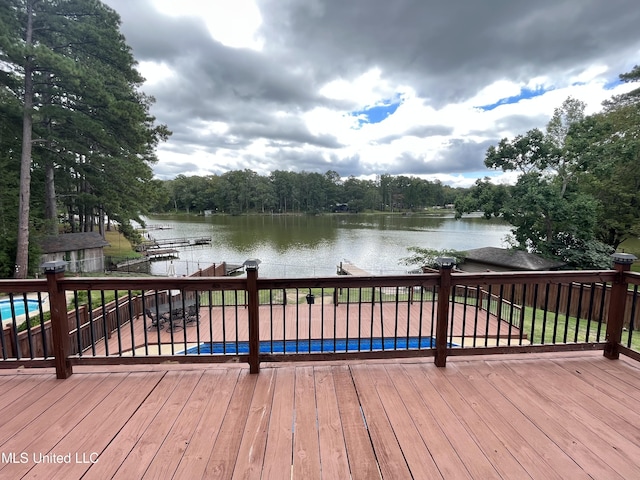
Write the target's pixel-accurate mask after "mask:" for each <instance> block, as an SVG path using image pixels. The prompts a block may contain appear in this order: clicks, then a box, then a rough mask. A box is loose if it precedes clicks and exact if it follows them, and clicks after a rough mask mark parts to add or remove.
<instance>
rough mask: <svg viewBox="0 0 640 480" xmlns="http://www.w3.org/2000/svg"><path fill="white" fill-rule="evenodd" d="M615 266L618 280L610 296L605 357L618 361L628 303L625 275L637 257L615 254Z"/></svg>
mask: <svg viewBox="0 0 640 480" xmlns="http://www.w3.org/2000/svg"><path fill="white" fill-rule="evenodd" d="M611 257H612V258H613V266H614V268H615V269H616V272H617V275H616V279H615V281H614V282H613V285H611V295H610V296H609V311H608V314H607V336H606V342H607V343H606V345H605V346H604V356H605V357H607V358H609V359H611V360H616V359H618V358H619V357H620V349H619V348H618V347H619V346H620V342H621V340H622V328H623V326H624V313H625V307H626V303H627V288H628V285H627V281H626V279H625V276H624V273H625V272H628V271H629V270H631V264H632V263H633V261H634V260H636V256H635V255H632V254H630V253H614V254H613V255H611Z"/></svg>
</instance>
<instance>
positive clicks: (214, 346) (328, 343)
mask: <svg viewBox="0 0 640 480" xmlns="http://www.w3.org/2000/svg"><path fill="white" fill-rule="evenodd" d="M422 348H435V340H434V339H432V338H431V337H422V338H419V337H409V338H408V339H407V337H402V338H393V337H391V338H379V337H378V338H361V339H359V340H358V339H357V338H349V339H345V338H336V339H335V340H334V339H324V340H311V341H309V340H298V341H296V340H286V341H282V340H274V341H269V340H267V341H262V342H260V353H310V352H311V353H333V352H337V353H344V352H357V351H360V352H371V351H374V352H375V351H383V350H417V349H422ZM181 353H182V354H185V353H186V354H188V355H197V354H203V353H204V354H207V353H226V354H231V355H241V354H248V353H249V342H246V341H241V342H240V341H239V342H212V343H201V344H200V346H199V347H198V346H196V347H191V348H190V349H188V350H187V351H186V352H181Z"/></svg>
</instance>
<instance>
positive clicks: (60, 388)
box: [0, 375, 80, 445]
mask: <svg viewBox="0 0 640 480" xmlns="http://www.w3.org/2000/svg"><path fill="white" fill-rule="evenodd" d="M31 377H33V376H31ZM69 380H71V382H70V383H71V385H62V382H59V381H58V380H56V379H54V378H51V376H50V375H45V378H44V379H42V378H37V377H35V378H32V381H34V382H37V383H35V387H34V388H32V389H31V390H29V391H28V392H25V393H23V394H22V395H21V396H19V397H17V398H16V399H15V401H8V398H5V399H4V400H0V405H4V407H3V408H2V415H0V445H2V444H3V443H4V441H5V440H6V435H7V432H11V431H12V430H13V428H14V425H15V423H16V422H17V421H18V419H20V420H19V421H20V422H21V423H22V425H23V426H24V424H28V423H30V421H31V420H30V419H35V418H37V417H38V416H40V415H41V414H42V412H43V411H44V410H46V409H47V408H49V406H50V405H52V404H55V403H56V402H58V401H59V400H60V399H61V398H62V397H64V396H65V395H66V394H67V393H69V389H70V388H71V389H72V388H73V386H77V385H79V384H80V381H79V379H78V378H74V377H71V378H70V379H69ZM0 388H1V387H0Z"/></svg>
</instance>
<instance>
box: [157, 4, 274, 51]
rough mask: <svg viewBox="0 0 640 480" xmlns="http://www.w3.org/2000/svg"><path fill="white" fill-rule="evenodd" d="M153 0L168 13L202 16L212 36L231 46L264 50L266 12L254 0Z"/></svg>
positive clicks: (172, 14) (160, 9)
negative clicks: (262, 33) (262, 27)
mask: <svg viewBox="0 0 640 480" xmlns="http://www.w3.org/2000/svg"><path fill="white" fill-rule="evenodd" d="M153 3H154V5H155V6H156V8H157V9H158V10H159V11H160V12H162V13H165V14H167V15H171V16H193V17H197V18H201V19H202V20H203V21H204V22H205V24H206V25H207V28H208V30H209V33H210V34H211V36H212V37H213V38H215V39H216V40H217V41H219V42H220V43H222V44H223V45H226V46H227V47H232V48H249V49H253V50H262V48H263V46H264V39H262V38H259V37H258V35H257V32H258V29H259V28H260V25H261V24H262V15H261V14H260V9H259V8H258V6H257V5H256V3H255V2H254V1H253V0H213V1H202V0H180V1H176V0H153Z"/></svg>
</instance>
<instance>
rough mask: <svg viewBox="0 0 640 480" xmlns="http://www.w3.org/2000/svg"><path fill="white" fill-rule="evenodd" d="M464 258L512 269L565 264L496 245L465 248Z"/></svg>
mask: <svg viewBox="0 0 640 480" xmlns="http://www.w3.org/2000/svg"><path fill="white" fill-rule="evenodd" d="M466 260H471V261H473V262H480V263H486V264H487V265H495V266H500V267H504V268H509V269H513V270H555V269H557V268H560V267H562V266H564V265H565V264H564V263H563V262H558V261H555V260H548V259H546V258H543V257H541V256H540V255H536V254H535V253H529V252H525V251H523V250H512V249H507V248H496V247H483V248H476V249H473V250H467V252H466V256H465V261H466Z"/></svg>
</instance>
